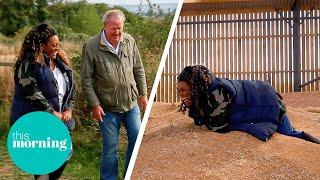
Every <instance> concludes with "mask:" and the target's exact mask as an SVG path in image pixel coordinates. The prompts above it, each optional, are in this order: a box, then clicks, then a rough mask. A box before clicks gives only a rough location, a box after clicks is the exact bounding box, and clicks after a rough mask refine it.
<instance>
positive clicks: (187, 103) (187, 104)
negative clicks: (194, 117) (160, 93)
mask: <svg viewBox="0 0 320 180" xmlns="http://www.w3.org/2000/svg"><path fill="white" fill-rule="evenodd" d="M181 101H182V103H184V104H185V105H186V106H187V107H190V106H191V104H192V100H191V98H190V96H188V97H185V98H181Z"/></svg>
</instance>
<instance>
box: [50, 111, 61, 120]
mask: <svg viewBox="0 0 320 180" xmlns="http://www.w3.org/2000/svg"><path fill="white" fill-rule="evenodd" d="M52 114H53V115H55V116H57V117H58V118H59V119H62V116H63V115H62V113H61V112H57V111H53V112H52Z"/></svg>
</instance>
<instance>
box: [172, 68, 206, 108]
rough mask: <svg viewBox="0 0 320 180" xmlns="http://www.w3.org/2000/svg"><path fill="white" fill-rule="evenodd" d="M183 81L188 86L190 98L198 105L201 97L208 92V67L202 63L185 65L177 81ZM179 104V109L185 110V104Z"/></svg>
mask: <svg viewBox="0 0 320 180" xmlns="http://www.w3.org/2000/svg"><path fill="white" fill-rule="evenodd" d="M180 81H184V82H186V83H188V85H189V86H190V91H191V92H190V93H191V100H192V102H193V103H195V104H194V105H195V106H198V104H199V103H201V101H202V100H201V99H203V98H205V97H206V95H207V94H208V92H209V91H208V88H209V85H210V84H211V73H210V71H209V69H208V68H206V67H205V66H202V65H195V66H187V67H185V68H184V69H183V70H182V72H181V73H180V74H179V76H178V82H180ZM183 103H184V102H182V104H181V105H180V111H182V112H184V111H186V105H185V104H183Z"/></svg>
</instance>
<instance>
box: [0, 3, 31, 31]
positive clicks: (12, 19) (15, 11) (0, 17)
mask: <svg viewBox="0 0 320 180" xmlns="http://www.w3.org/2000/svg"><path fill="white" fill-rule="evenodd" d="M0 9H1V12H2V13H1V14H0V24H1V25H0V32H1V33H3V34H4V35H14V34H15V32H17V31H18V30H20V29H21V28H23V27H25V26H28V25H34V24H35V20H36V18H35V14H36V13H35V12H36V6H35V2H34V1H30V0H1V1H0Z"/></svg>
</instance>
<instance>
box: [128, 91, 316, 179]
mask: <svg viewBox="0 0 320 180" xmlns="http://www.w3.org/2000/svg"><path fill="white" fill-rule="evenodd" d="M284 100H285V102H286V104H287V106H288V115H289V117H290V119H291V121H292V122H293V124H294V127H296V128H297V129H299V130H304V131H306V132H309V133H311V134H313V135H314V136H316V137H319V138H320V130H319V129H320V92H308V93H290V94H284ZM176 110H177V106H176V105H172V104H163V103H155V104H154V106H153V109H152V113H151V115H150V118H149V121H148V124H147V128H146V131H145V134H144V137H143V140H142V144H141V146H140V150H139V154H138V157H137V161H136V164H135V167H134V170H133V174H132V177H131V178H132V179H320V145H318V144H314V143H310V142H307V141H304V140H301V139H298V138H293V137H288V136H284V135H281V134H279V133H275V134H274V135H273V136H272V137H271V138H270V140H269V141H267V142H262V141H259V140H258V139H256V138H254V137H253V136H251V135H249V134H246V133H242V132H230V133H227V134H218V133H214V132H210V131H208V130H207V129H206V128H205V127H196V126H195V125H194V124H193V121H192V119H190V118H188V117H187V115H183V114H182V113H179V112H176Z"/></svg>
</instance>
